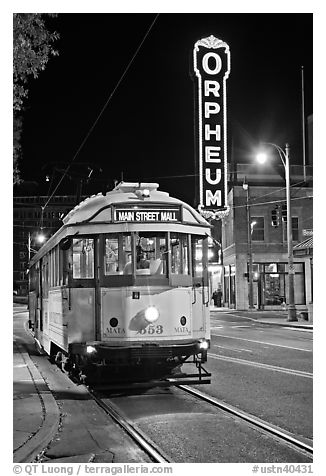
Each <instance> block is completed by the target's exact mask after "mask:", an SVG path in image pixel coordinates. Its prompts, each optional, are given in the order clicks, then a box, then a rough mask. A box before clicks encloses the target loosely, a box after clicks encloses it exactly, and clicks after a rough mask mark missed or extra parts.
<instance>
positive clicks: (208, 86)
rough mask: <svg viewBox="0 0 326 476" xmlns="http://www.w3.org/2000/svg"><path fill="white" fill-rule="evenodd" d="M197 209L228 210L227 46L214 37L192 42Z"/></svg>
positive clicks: (228, 57)
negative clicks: (195, 111)
mask: <svg viewBox="0 0 326 476" xmlns="http://www.w3.org/2000/svg"><path fill="white" fill-rule="evenodd" d="M193 62H194V73H195V79H196V82H197V94H196V101H197V107H198V111H197V128H198V130H197V133H198V163H199V202H200V203H199V207H198V208H199V210H200V211H201V212H202V211H214V212H215V211H219V210H225V209H226V208H227V132H226V127H227V116H226V113H227V109H226V80H227V78H228V77H229V73H230V50H229V46H228V44H227V43H225V42H224V41H222V40H219V39H218V38H215V37H214V36H213V35H211V36H209V37H208V38H203V39H202V40H199V41H197V42H196V43H195V46H194V51H193Z"/></svg>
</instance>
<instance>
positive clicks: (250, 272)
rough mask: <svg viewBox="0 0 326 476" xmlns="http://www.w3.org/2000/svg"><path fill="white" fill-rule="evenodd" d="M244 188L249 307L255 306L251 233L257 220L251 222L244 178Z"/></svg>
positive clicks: (247, 185) (247, 187)
mask: <svg viewBox="0 0 326 476" xmlns="http://www.w3.org/2000/svg"><path fill="white" fill-rule="evenodd" d="M242 188H243V189H244V190H245V191H246V212H247V237H248V238H247V239H248V278H249V293H248V304H249V309H253V308H254V302H253V301H254V297H253V296H254V292H253V276H252V273H253V266H252V240H251V235H252V232H253V229H254V226H255V224H256V222H253V223H251V214H250V206H249V198H250V197H249V184H248V182H247V181H246V178H245V179H244V182H243V184H242Z"/></svg>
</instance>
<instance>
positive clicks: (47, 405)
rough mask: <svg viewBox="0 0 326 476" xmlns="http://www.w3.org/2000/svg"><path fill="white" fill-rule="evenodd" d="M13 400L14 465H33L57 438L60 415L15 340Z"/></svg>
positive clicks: (25, 354)
mask: <svg viewBox="0 0 326 476" xmlns="http://www.w3.org/2000/svg"><path fill="white" fill-rule="evenodd" d="M22 312H23V310H22ZM31 341H32V337H31ZM13 398H14V401H13V462H14V463H30V462H33V461H34V460H35V458H36V457H37V455H38V454H39V453H40V451H41V450H42V449H43V448H44V446H45V445H46V444H47V443H48V442H50V441H51V439H52V438H53V437H54V435H55V433H56V431H57V430H58V427H59V423H60V412H59V408H58V405H57V403H56V401H55V399H54V397H53V395H52V393H51V391H50V390H49V388H48V386H47V385H46V383H45V381H44V379H43V377H42V376H41V374H40V372H39V371H38V369H37V367H36V366H35V364H34V363H33V361H32V360H31V358H30V356H29V354H28V353H27V351H26V350H25V348H24V347H23V345H22V344H21V343H20V342H19V337H18V338H15V336H14V342H13Z"/></svg>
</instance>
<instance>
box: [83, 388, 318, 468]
mask: <svg viewBox="0 0 326 476" xmlns="http://www.w3.org/2000/svg"><path fill="white" fill-rule="evenodd" d="M176 387H177V388H179V389H180V390H182V391H184V392H187V393H188V394H190V395H192V396H194V397H196V398H198V399H200V400H202V401H204V402H206V403H208V404H210V405H213V406H214V407H215V408H218V409H220V410H222V411H224V412H226V413H227V414H229V415H233V416H235V417H236V418H238V419H239V420H241V421H245V422H246V423H247V424H248V425H250V426H251V427H255V428H256V429H259V430H260V431H261V432H263V433H264V434H265V435H266V436H269V437H272V438H274V439H276V440H277V441H278V442H279V443H281V444H286V445H288V446H290V447H292V449H294V450H295V451H298V452H300V453H301V454H303V455H305V456H306V457H307V458H308V459H311V460H312V457H313V448H312V446H311V445H310V441H309V440H308V439H306V441H303V440H300V439H298V438H296V437H295V436H294V435H293V434H291V433H289V432H286V431H285V430H283V429H281V428H279V427H277V426H275V425H272V424H269V423H268V422H266V421H263V420H261V419H259V418H257V417H255V416H253V415H251V414H248V413H246V412H243V411H241V410H239V409H237V408H235V407H233V406H231V405H228V404H226V403H224V402H223V401H221V400H218V399H216V398H214V397H211V396H209V395H207V394H205V393H203V392H201V391H200V390H198V389H196V388H193V387H189V386H187V385H177V384H176ZM89 391H90V393H91V395H92V397H93V398H94V399H95V401H96V402H97V404H98V405H99V406H101V408H102V409H103V410H104V411H105V412H106V413H107V414H109V415H110V416H111V417H112V418H113V419H114V420H115V421H116V422H117V423H118V424H119V425H120V426H121V427H122V428H123V429H124V430H125V431H126V432H127V433H128V434H129V436H130V437H131V438H132V439H133V440H134V441H135V442H136V443H137V444H138V446H139V447H140V448H141V449H142V450H143V451H144V452H145V453H146V454H147V455H148V456H149V457H150V459H151V460H152V461H153V462H154V463H173V460H172V459H171V458H169V456H168V455H166V453H165V452H164V451H163V450H162V449H161V448H159V447H158V446H157V445H156V444H155V443H154V442H153V441H151V440H150V439H149V438H148V436H147V435H146V434H144V433H143V432H142V431H141V430H140V429H139V428H138V427H137V426H136V425H134V424H133V422H132V421H130V420H128V419H126V418H125V417H124V416H122V415H121V414H120V413H119V410H118V409H117V407H116V406H115V405H111V404H110V403H109V402H107V401H106V402H104V401H103V400H102V398H101V397H100V396H99V395H98V394H97V392H96V390H91V389H89Z"/></svg>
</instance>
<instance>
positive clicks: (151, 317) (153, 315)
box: [145, 306, 160, 322]
mask: <svg viewBox="0 0 326 476" xmlns="http://www.w3.org/2000/svg"><path fill="white" fill-rule="evenodd" d="M159 315H160V313H159V312H158V309H157V308H156V307H155V306H149V307H148V308H147V309H146V311H145V319H146V321H147V322H155V321H157V319H158V318H159Z"/></svg>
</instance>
